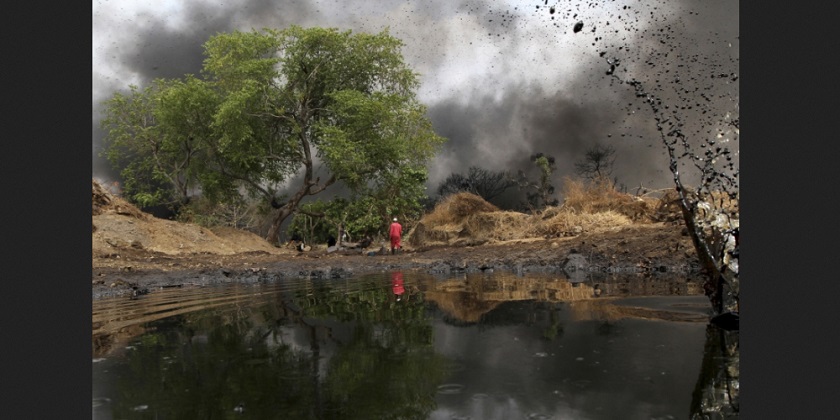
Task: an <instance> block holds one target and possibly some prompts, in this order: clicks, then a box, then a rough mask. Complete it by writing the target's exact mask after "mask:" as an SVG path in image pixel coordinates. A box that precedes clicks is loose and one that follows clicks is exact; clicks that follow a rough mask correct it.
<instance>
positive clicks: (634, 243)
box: [92, 181, 699, 299]
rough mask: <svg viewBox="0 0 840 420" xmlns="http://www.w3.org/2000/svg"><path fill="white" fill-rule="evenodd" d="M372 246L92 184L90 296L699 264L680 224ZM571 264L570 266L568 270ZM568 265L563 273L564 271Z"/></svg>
mask: <svg viewBox="0 0 840 420" xmlns="http://www.w3.org/2000/svg"><path fill="white" fill-rule="evenodd" d="M380 245H382V244H380V243H377V244H376V247H375V248H371V249H366V250H358V249H348V250H343V251H336V252H331V253H328V252H327V250H326V247H325V246H317V245H316V246H314V247H313V249H311V250H309V251H305V252H298V251H296V250H294V249H292V248H282V247H275V246H272V245H271V244H269V243H268V242H266V241H265V240H263V239H262V238H260V237H259V236H257V235H254V234H251V233H248V232H244V231H241V230H236V229H232V228H214V229H207V228H203V227H200V226H197V225H192V224H184V223H177V222H174V221H170V220H163V219H157V218H154V217H152V216H150V215H147V214H145V213H142V212H140V211H139V210H137V209H136V208H134V207H133V206H131V205H130V204H128V203H127V202H125V201H123V200H122V199H120V198H119V197H116V196H114V195H111V194H109V193H108V192H107V191H105V190H104V189H103V188H102V187H101V186H98V184H97V183H96V182H95V181H94V186H93V234H92V285H93V297H94V298H95V299H97V298H103V297H110V296H121V295H129V296H130V295H131V294H133V293H138V292H140V293H142V292H143V291H145V290H152V289H155V288H162V287H178V286H181V285H187V284H212V283H221V282H237V281H238V282H256V281H271V280H282V279H283V278H290V277H299V276H313V277H319V278H344V277H349V276H357V275H361V274H365V273H375V272H382V271H390V270H422V271H426V272H430V273H438V274H441V275H446V274H450V273H458V272H477V271H486V270H508V271H512V272H517V273H527V272H562V273H567V272H568V271H570V270H573V269H574V270H577V272H583V271H587V270H588V271H599V272H608V273H611V272H634V273H640V275H650V276H673V275H679V276H682V277H686V278H687V279H688V278H695V279H697V278H699V272H698V271H699V264H698V262H697V258H696V255H695V253H694V250H693V248H692V245H691V240H690V239H689V237H688V236H686V235H685V231H684V229H683V227H682V225H681V224H679V223H675V222H658V223H645V224H633V225H628V226H621V227H616V228H614V229H610V230H606V231H601V232H592V233H582V234H580V235H577V236H567V237H560V238H532V239H523V240H510V241H493V242H489V243H485V244H482V245H477V246H458V247H453V246H439V247H420V248H411V247H410V246H409V245H408V244H406V248H405V249H404V250H403V252H402V253H400V254H398V255H390V254H387V253H376V254H375V255H369V253H371V252H373V251H377V250H379V246H380ZM573 267H574V268H573ZM564 268H566V271H563V269H564Z"/></svg>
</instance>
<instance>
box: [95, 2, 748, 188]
mask: <svg viewBox="0 0 840 420" xmlns="http://www.w3.org/2000/svg"><path fill="white" fill-rule="evenodd" d="M117 3H118V4H109V3H107V2H106V3H97V4H94V16H93V21H94V27H93V29H94V66H93V73H94V92H93V98H94V105H93V108H94V109H93V126H94V129H93V152H94V165H93V175H94V177H98V178H101V179H104V180H116V179H117V178H118V177H117V174H116V173H115V172H114V171H113V170H112V169H111V168H110V167H109V166H108V163H107V162H105V161H104V160H103V159H101V158H99V157H98V153H99V151H100V150H101V149H102V140H103V138H104V133H103V132H102V130H100V129H99V128H98V126H99V120H100V119H101V102H102V101H103V100H105V99H107V98H109V97H111V96H112V95H113V94H114V92H117V91H124V90H125V89H127V86H128V85H129V84H136V85H140V86H144V85H145V84H147V83H149V82H150V81H151V80H152V79H154V78H157V77H165V78H177V77H182V76H183V75H184V74H187V73H192V74H198V73H199V72H200V70H201V63H202V60H203V55H202V44H203V43H204V42H205V41H206V40H207V39H208V38H209V37H210V36H211V35H213V34H215V33H218V32H225V31H231V30H250V29H252V28H261V27H274V28H284V27H286V26H288V25H290V24H298V25H302V26H329V27H338V28H340V29H351V30H353V31H365V32H379V31H382V30H384V29H386V28H387V29H388V30H389V31H390V33H391V34H392V35H394V36H396V37H398V38H400V39H402V40H403V41H404V42H405V44H406V45H405V48H404V50H403V54H404V56H405V57H406V60H407V61H408V63H409V65H411V67H412V68H413V69H415V70H416V71H417V72H419V73H420V74H421V81H422V85H421V87H420V90H419V92H418V94H419V97H420V99H421V100H422V101H423V102H424V103H426V104H427V105H428V107H429V116H430V118H431V120H432V123H433V125H434V127H435V129H436V130H437V131H438V133H439V134H440V135H442V136H444V137H446V138H447V139H448V142H447V144H446V145H445V146H444V148H443V150H442V152H441V153H440V154H439V155H438V156H437V158H435V160H434V161H433V162H431V164H430V179H429V182H428V186H429V188H430V193H432V192H434V190H435V189H436V187H437V185H438V184H439V183H440V182H441V181H443V180H444V179H445V178H446V177H447V176H448V175H449V174H451V173H453V172H462V173H464V172H465V171H466V169H467V168H468V167H469V166H480V167H483V168H485V169H490V170H510V171H513V172H515V171H516V170H518V169H523V170H533V169H534V168H533V164H532V163H531V162H530V160H529V158H530V156H531V155H532V154H534V153H537V152H542V153H545V154H548V155H551V156H554V157H555V159H556V162H557V173H556V174H555V185H556V186H558V187H559V185H560V180H561V179H562V177H564V176H567V175H572V174H573V168H574V166H573V165H574V162H575V161H577V160H579V159H581V158H582V156H583V153H584V151H585V150H586V149H587V148H588V147H591V146H592V145H594V144H596V143H600V144H610V145H612V146H614V147H615V148H616V150H617V156H618V158H617V159H616V162H615V173H614V175H615V176H616V177H618V179H619V182H621V183H623V184H625V185H626V186H628V187H629V188H633V187H636V186H638V185H640V184H641V185H644V186H645V187H648V188H664V187H668V186H670V185H671V182H670V180H671V174H670V173H669V172H668V169H667V165H668V160H667V157H666V156H665V151H664V150H663V148H662V145H661V142H660V140H659V139H658V135H659V134H658V132H657V131H656V127H655V126H654V124H653V121H652V115H651V113H650V112H649V111H648V110H645V109H643V108H640V101H639V100H638V98H635V97H634V95H633V92H632V89H631V88H630V87H628V86H626V85H620V84H617V83H615V81H614V80H613V81H611V80H612V79H611V78H610V77H609V76H607V75H606V74H605V71H606V70H607V69H608V68H609V65H608V64H607V62H606V59H607V58H620V59H621V62H622V64H621V65H620V66H619V69H620V71H621V72H624V73H621V74H622V77H633V78H636V79H638V80H642V81H644V82H645V84H646V86H649V87H650V88H651V89H652V90H655V91H656V92H657V94H658V95H660V96H661V97H662V98H663V99H666V100H667V102H671V103H674V104H675V106H679V105H680V104H684V103H688V102H691V103H698V104H699V103H700V102H703V107H700V106H697V107H696V109H694V110H682V111H681V112H682V114H681V116H682V117H683V118H684V119H686V120H689V121H688V122H689V125H691V128H692V129H693V130H695V131H696V132H697V133H698V135H700V134H703V135H706V134H708V135H713V134H714V130H718V128H717V126H716V125H715V124H716V123H715V122H714V121H707V120H706V119H709V118H717V116H715V117H713V116H712V114H714V113H707V114H700V113H699V111H700V110H701V108H702V109H703V110H706V109H710V110H711V109H715V110H718V109H725V108H727V107H728V108H732V107H733V105H732V101H733V100H734V101H735V109H737V82H736V81H735V82H732V83H728V84H726V86H724V87H723V88H721V85H722V80H721V79H714V78H711V77H709V75H708V74H706V73H707V71H708V62H709V61H715V62H716V63H719V66H718V67H720V68H726V69H728V70H727V71H726V72H727V73H734V74H735V75H737V74H738V65H737V60H738V44H737V42H738V2H737V1H729V0H709V1H700V0H680V1H661V2H658V3H649V2H645V3H644V4H639V3H638V2H630V1H594V2H593V1H590V2H554V3H551V2H548V1H545V0H537V1H528V2H521V1H512V0H511V1H507V2H499V1H466V0H465V1H460V2H451V1H444V0H440V1H424V2H418V1H413V2H412V1H408V2H406V1H397V0H392V1H374V2H370V1H345V2H335V1H326V0H324V1H318V0H306V1H304V0H300V1H283V2H276V1H269V0H254V1H246V2H238V3H236V4H235V5H233V4H219V3H210V2H204V1H199V0H193V1H187V2H180V3H178V2H172V3H161V4H162V5H166V6H165V7H164V6H160V5H157V4H156V6H155V8H154V9H151V8H145V9H144V8H143V7H144V6H142V5H143V4H144V3H143V2H137V3H136V4H134V3H131V2H117ZM135 6H136V7H135ZM132 7H134V8H132ZM578 22H582V23H583V26H582V28H581V29H580V31H578V32H575V25H576V24H577V23H578ZM601 53H604V55H603V56H601V55H600V54H601ZM676 73H679V74H680V75H684V76H683V79H682V80H680V81H675V78H674V77H673V76H674V74H676ZM728 78H729V79H730V80H731V79H732V77H729V76H728ZM735 79H736V80H737V77H735ZM657 85H658V86H657ZM695 88H696V89H695ZM721 89H723V90H721ZM685 90H689V92H684V91H685ZM701 93H702V94H704V95H706V96H707V97H709V98H711V99H712V100H711V101H707V100H705V99H703V98H701V96H700V94H701ZM733 98H734V99H733ZM683 106H684V105H683ZM689 111H691V112H689ZM695 111H698V112H695ZM715 115H717V114H715ZM713 126H714V127H715V128H714V129H713V128H712V127H713ZM705 131H709V133H706V132H705Z"/></svg>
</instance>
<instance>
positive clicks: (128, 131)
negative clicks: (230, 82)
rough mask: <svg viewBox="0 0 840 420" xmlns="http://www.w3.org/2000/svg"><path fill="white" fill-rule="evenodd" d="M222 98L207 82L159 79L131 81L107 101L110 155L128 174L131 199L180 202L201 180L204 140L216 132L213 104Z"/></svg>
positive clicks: (124, 175)
mask: <svg viewBox="0 0 840 420" xmlns="http://www.w3.org/2000/svg"><path fill="white" fill-rule="evenodd" d="M217 103H218V98H217V96H216V94H215V93H214V92H213V91H212V90H211V89H209V88H208V86H206V85H205V84H204V83H203V82H202V81H200V80H198V79H196V78H194V77H192V76H187V77H186V79H185V80H184V81H177V80H163V79H158V80H155V81H153V82H152V83H151V85H150V86H148V87H146V88H145V89H142V90H141V89H140V88H138V87H137V86H130V87H129V92H128V93H126V94H123V93H116V94H115V95H114V96H113V97H112V98H110V99H109V100H108V101H106V103H105V105H106V107H105V118H104V119H103V122H102V126H103V128H104V129H105V130H106V133H107V136H106V143H107V146H108V148H107V149H106V151H105V153H104V154H105V157H106V158H107V159H108V160H109V161H110V162H111V163H112V164H113V165H114V166H115V167H117V168H121V171H120V174H121V176H122V178H123V179H124V183H123V191H124V194H125V195H126V197H127V198H128V199H130V200H131V201H133V202H135V203H137V204H140V205H142V206H151V205H157V204H169V205H173V204H180V203H184V202H186V201H187V199H188V197H189V194H190V190H191V188H193V187H195V186H196V185H197V178H196V169H197V164H200V163H201V159H199V158H198V157H199V156H201V153H202V150H201V148H202V141H203V140H204V139H206V138H207V137H209V136H210V135H211V132H210V123H211V121H210V119H209V118H208V117H209V115H210V114H209V113H207V112H206V110H207V109H212V108H213V107H214V106H215V105H216V104H217Z"/></svg>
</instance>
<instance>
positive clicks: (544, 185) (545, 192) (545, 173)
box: [518, 152, 560, 211]
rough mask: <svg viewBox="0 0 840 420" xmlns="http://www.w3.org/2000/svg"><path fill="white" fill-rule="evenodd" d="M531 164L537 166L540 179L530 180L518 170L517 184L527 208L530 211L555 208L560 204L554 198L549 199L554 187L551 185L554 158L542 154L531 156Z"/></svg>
mask: <svg viewBox="0 0 840 420" xmlns="http://www.w3.org/2000/svg"><path fill="white" fill-rule="evenodd" d="M531 162H534V164H535V165H536V166H537V168H538V169H539V171H540V177H539V179H538V180H537V181H532V180H530V179H529V178H528V177H527V176H526V175H525V172H524V171H523V170H521V169H520V170H519V175H518V183H519V187H520V188H521V189H523V190H525V196H526V199H527V203H526V205H527V207H529V208H530V209H531V211H534V210H537V209H541V208H544V207H546V206H556V205H558V204H559V203H560V202H559V200H557V199H556V198H551V196H552V195H553V194H554V185H553V184H552V183H551V174H553V173H554V171H555V170H557V166H556V165H555V163H554V156H548V155H545V154H543V153H542V152H540V153H536V154H534V155H532V156H531Z"/></svg>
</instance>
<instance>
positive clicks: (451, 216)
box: [408, 192, 499, 246]
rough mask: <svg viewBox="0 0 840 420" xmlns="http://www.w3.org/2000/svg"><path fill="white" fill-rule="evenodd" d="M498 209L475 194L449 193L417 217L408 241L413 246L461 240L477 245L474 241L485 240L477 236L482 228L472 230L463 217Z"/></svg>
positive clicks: (479, 235)
mask: <svg viewBox="0 0 840 420" xmlns="http://www.w3.org/2000/svg"><path fill="white" fill-rule="evenodd" d="M498 211H499V208H498V207H496V206H494V205H492V204H490V203H488V202H487V201H485V200H484V199H483V198H481V197H479V196H477V195H475V194H472V193H467V192H461V193H457V194H452V195H450V196H449V197H446V199H444V200H443V201H441V202H440V203H439V204H438V205H437V206H435V208H434V210H432V211H431V212H430V213H428V214H426V215H425V216H423V217H422V218H421V219H420V221H419V222H418V223H417V225H416V226H415V227H414V229H412V230H411V232H409V233H408V243H409V244H411V245H412V246H426V245H441V244H450V243H452V242H454V241H457V240H459V239H462V240H466V242H464V241H462V244H465V245H470V244H477V243H478V242H476V241H475V240H477V241H479V242H480V241H484V240H486V239H480V237H481V236H483V235H481V234H480V231H481V227H480V226H475V225H474V226H472V230H471V229H470V227H469V226H468V223H466V219H467V218H469V217H475V216H477V215H480V214H487V213H490V212H498ZM471 239H472V240H471Z"/></svg>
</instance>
